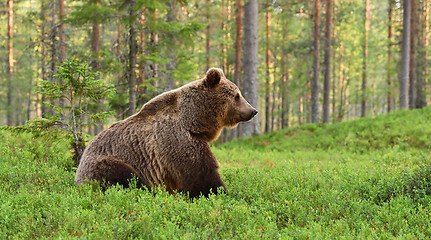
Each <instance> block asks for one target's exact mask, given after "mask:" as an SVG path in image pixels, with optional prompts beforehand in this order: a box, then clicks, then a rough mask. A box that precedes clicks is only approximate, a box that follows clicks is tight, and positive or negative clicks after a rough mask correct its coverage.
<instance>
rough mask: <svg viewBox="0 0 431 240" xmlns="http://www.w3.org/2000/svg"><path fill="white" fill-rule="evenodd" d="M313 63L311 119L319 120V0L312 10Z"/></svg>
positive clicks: (315, 121)
mask: <svg viewBox="0 0 431 240" xmlns="http://www.w3.org/2000/svg"><path fill="white" fill-rule="evenodd" d="M313 37H314V50H313V51H314V63H313V79H312V81H311V121H312V122H313V123H317V122H319V71H320V70H319V64H320V61H319V51H320V49H319V47H320V46H319V45H320V0H315V12H314V34H313Z"/></svg>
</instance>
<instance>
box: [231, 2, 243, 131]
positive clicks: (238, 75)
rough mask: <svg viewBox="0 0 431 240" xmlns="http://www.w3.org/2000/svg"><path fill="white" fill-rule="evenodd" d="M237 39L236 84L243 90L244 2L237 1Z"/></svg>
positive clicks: (238, 129) (236, 129) (237, 128)
mask: <svg viewBox="0 0 431 240" xmlns="http://www.w3.org/2000/svg"><path fill="white" fill-rule="evenodd" d="M235 18H236V37H235V70H234V80H233V81H234V83H235V84H236V85H237V86H238V87H239V88H240V89H242V85H241V48H242V0H237V1H236V15H235ZM233 132H234V133H233V135H234V137H240V136H241V132H242V125H241V124H240V125H238V127H236V128H234V130H233Z"/></svg>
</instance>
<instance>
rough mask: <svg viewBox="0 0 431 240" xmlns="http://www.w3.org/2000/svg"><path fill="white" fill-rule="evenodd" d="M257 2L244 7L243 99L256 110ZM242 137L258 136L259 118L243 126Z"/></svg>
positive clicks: (251, 2) (250, 1) (255, 0)
mask: <svg viewBox="0 0 431 240" xmlns="http://www.w3.org/2000/svg"><path fill="white" fill-rule="evenodd" d="M258 67H259V65H258V2H257V0H248V1H247V2H246V4H245V5H244V88H243V89H244V91H243V93H244V97H245V99H246V100H247V101H248V102H249V103H250V104H251V105H252V106H253V107H254V108H256V109H258V100H259V99H258V97H259V94H258V93H259V92H258V79H259V76H258ZM242 130H243V131H242V135H243V136H250V135H255V134H260V123H259V116H255V117H254V118H253V119H252V120H250V121H248V122H246V123H244V124H243V129H242Z"/></svg>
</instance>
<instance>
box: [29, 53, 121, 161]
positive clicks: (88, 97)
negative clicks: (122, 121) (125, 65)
mask: <svg viewBox="0 0 431 240" xmlns="http://www.w3.org/2000/svg"><path fill="white" fill-rule="evenodd" d="M57 72H58V73H57V74H56V77H57V78H58V79H61V80H62V81H61V82H51V81H48V80H41V81H40V84H39V86H40V87H39V90H38V92H39V93H41V94H43V95H44V96H46V97H47V98H48V99H51V100H53V101H52V102H53V103H58V102H60V101H59V100H60V99H63V100H64V101H65V105H64V106H60V104H52V103H50V102H44V104H47V105H49V106H50V107H51V108H52V109H53V110H54V114H53V115H51V116H48V120H45V121H39V120H33V122H39V123H43V124H45V125H50V126H60V128H61V129H64V130H66V132H68V133H70V134H71V137H72V143H71V145H72V147H73V150H74V160H75V165H76V166H77V165H78V164H79V159H80V158H81V156H82V153H83V152H84V149H85V140H84V130H85V127H88V126H91V125H95V124H96V121H97V120H105V119H106V118H107V117H108V116H110V115H112V113H111V112H104V111H102V112H96V113H95V112H91V111H90V110H89V109H94V108H91V107H89V106H90V105H94V104H96V101H97V100H99V99H103V98H106V97H110V96H112V95H113V93H114V92H115V89H114V87H113V86H112V85H110V84H105V83H104V82H103V80H102V79H97V80H96V76H98V75H99V74H100V73H99V72H93V71H92V70H91V67H89V66H88V64H87V63H80V62H78V61H76V60H71V59H66V60H65V61H64V62H63V63H62V64H61V65H60V66H58V69H57ZM96 109H97V108H96ZM39 128H40V126H39Z"/></svg>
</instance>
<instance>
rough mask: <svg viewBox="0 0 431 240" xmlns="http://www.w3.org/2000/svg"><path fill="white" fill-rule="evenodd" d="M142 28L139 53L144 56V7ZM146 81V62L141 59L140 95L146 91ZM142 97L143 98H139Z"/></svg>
mask: <svg viewBox="0 0 431 240" xmlns="http://www.w3.org/2000/svg"><path fill="white" fill-rule="evenodd" d="M140 27H141V29H140V41H139V53H140V55H141V57H142V56H144V54H145V30H144V28H145V13H144V9H142V12H141V25H140ZM144 82H145V64H144V61H142V60H140V61H139V85H140V86H139V91H138V92H139V96H142V95H143V93H144V91H145V90H144V89H145V88H144V87H143V86H142V85H143V84H144ZM139 99H142V98H139ZM138 104H143V102H139V101H138Z"/></svg>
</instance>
